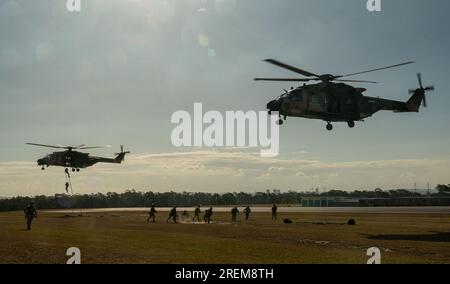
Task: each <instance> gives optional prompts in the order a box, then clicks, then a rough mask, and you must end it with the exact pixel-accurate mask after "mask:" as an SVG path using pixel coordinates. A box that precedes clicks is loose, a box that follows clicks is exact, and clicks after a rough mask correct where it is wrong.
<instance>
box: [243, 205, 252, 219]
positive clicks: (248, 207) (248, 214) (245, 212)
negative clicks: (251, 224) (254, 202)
mask: <svg viewBox="0 0 450 284" xmlns="http://www.w3.org/2000/svg"><path fill="white" fill-rule="evenodd" d="M251 212H252V210H251V209H250V206H247V207H245V209H244V214H245V220H248V217H250V213H251Z"/></svg>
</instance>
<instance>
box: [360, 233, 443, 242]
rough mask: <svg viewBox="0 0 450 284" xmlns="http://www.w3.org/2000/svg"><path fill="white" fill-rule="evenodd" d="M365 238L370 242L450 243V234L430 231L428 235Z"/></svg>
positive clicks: (370, 236) (372, 236) (373, 236)
mask: <svg viewBox="0 0 450 284" xmlns="http://www.w3.org/2000/svg"><path fill="white" fill-rule="evenodd" d="M366 237H367V238H368V239H370V240H390V241H424V242H450V232H436V231H431V232H430V234H417V235H401V234H398V235H366Z"/></svg>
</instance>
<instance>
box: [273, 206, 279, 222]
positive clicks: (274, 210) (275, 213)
mask: <svg viewBox="0 0 450 284" xmlns="http://www.w3.org/2000/svg"><path fill="white" fill-rule="evenodd" d="M277 210H278V207H277V206H276V205H275V204H274V205H273V206H272V220H276V219H277Z"/></svg>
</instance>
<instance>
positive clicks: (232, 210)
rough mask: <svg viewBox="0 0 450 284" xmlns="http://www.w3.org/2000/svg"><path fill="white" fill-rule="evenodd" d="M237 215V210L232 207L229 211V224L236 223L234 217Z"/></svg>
mask: <svg viewBox="0 0 450 284" xmlns="http://www.w3.org/2000/svg"><path fill="white" fill-rule="evenodd" d="M238 213H239V210H238V209H237V207H234V208H233V209H231V222H233V223H236V217H237V215H238Z"/></svg>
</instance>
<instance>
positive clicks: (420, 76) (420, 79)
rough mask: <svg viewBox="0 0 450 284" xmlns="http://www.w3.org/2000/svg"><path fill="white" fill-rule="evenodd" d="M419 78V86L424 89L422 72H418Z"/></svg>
mask: <svg viewBox="0 0 450 284" xmlns="http://www.w3.org/2000/svg"><path fill="white" fill-rule="evenodd" d="M417 80H419V86H420V88H421V89H423V84H422V74H420V73H417Z"/></svg>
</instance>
